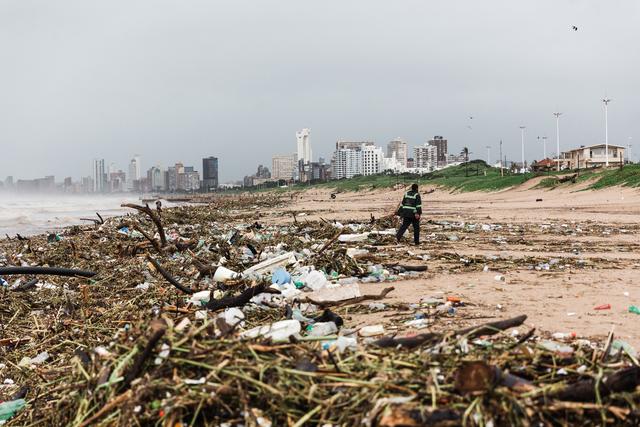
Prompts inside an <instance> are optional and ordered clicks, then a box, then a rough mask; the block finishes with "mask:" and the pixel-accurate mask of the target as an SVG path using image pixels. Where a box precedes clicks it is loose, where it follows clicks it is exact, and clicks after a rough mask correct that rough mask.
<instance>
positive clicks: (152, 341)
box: [122, 328, 166, 390]
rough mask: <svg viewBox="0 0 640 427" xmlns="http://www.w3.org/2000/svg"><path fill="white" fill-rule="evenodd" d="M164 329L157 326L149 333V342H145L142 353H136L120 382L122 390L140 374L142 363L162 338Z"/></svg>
mask: <svg viewBox="0 0 640 427" xmlns="http://www.w3.org/2000/svg"><path fill="white" fill-rule="evenodd" d="M165 331H166V328H159V329H157V330H156V331H155V332H154V333H153V335H151V338H149V342H147V345H146V346H145V347H144V350H143V351H142V353H140V355H138V358H137V359H136V361H135V362H134V364H133V366H131V369H130V370H129V372H127V375H125V377H124V381H123V383H122V389H123V390H126V389H128V388H129V386H131V382H132V381H133V380H135V379H136V378H138V376H140V373H141V372H142V368H143V367H144V363H145V362H146V361H147V359H149V357H150V356H151V352H152V351H153V348H154V347H155V346H156V344H157V343H158V341H160V338H162V336H163V335H164V333H165Z"/></svg>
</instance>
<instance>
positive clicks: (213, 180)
mask: <svg viewBox="0 0 640 427" xmlns="http://www.w3.org/2000/svg"><path fill="white" fill-rule="evenodd" d="M218 183H219V182H218V158H217V157H213V156H211V157H205V158H204V159H202V188H203V190H204V191H211V190H215V189H216V188H218Z"/></svg>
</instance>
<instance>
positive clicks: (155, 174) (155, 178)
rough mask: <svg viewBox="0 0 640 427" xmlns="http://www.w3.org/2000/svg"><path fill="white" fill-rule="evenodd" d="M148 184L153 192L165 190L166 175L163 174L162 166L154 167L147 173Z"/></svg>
mask: <svg viewBox="0 0 640 427" xmlns="http://www.w3.org/2000/svg"><path fill="white" fill-rule="evenodd" d="M147 183H148V185H149V187H150V189H151V191H163V190H164V173H162V170H161V169H160V166H153V167H151V169H149V170H148V171H147Z"/></svg>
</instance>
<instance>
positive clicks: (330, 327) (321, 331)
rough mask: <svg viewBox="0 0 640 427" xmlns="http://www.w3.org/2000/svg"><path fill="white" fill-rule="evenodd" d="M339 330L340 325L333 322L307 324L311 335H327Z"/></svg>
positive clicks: (308, 333) (308, 332)
mask: <svg viewBox="0 0 640 427" xmlns="http://www.w3.org/2000/svg"><path fill="white" fill-rule="evenodd" d="M336 332H338V327H337V326H336V324H335V323H333V322H318V323H314V324H313V325H309V326H307V335H308V336H310V337H326V336H327V335H333V334H335V333H336Z"/></svg>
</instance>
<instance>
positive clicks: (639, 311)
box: [629, 305, 640, 314]
mask: <svg viewBox="0 0 640 427" xmlns="http://www.w3.org/2000/svg"><path fill="white" fill-rule="evenodd" d="M629 313H633V314H640V308H638V307H636V306H635V305H630V306H629Z"/></svg>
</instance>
